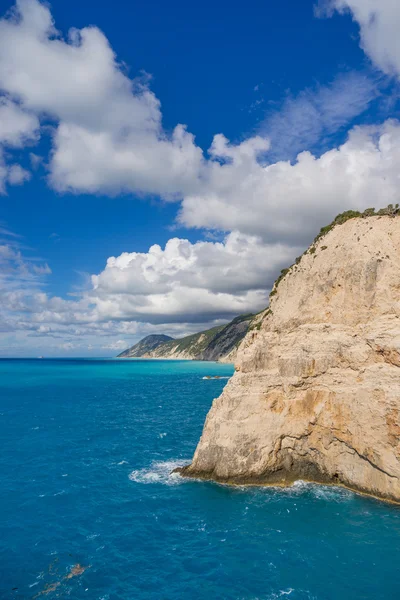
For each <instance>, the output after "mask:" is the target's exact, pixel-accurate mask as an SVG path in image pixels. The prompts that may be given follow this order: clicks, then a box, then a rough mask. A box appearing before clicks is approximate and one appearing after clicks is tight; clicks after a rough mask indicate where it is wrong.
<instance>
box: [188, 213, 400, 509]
mask: <svg viewBox="0 0 400 600" xmlns="http://www.w3.org/2000/svg"><path fill="white" fill-rule="evenodd" d="M340 222H341V220H338V223H340ZM325 232H327V233H326V235H323V237H320V238H319V239H318V238H317V240H316V242H315V243H314V244H313V245H312V246H311V247H310V248H309V250H308V251H307V252H306V253H305V254H304V255H303V256H302V257H301V258H299V259H298V260H297V261H296V264H295V265H293V266H292V267H291V268H290V269H289V270H288V271H284V272H283V273H282V277H281V278H280V280H278V282H277V284H276V285H275V288H274V290H273V291H272V293H271V301H270V308H269V309H268V310H266V311H265V312H264V314H263V315H261V316H260V317H259V320H258V324H257V327H253V328H252V330H251V331H249V333H248V334H247V336H246V337H245V339H244V341H243V342H242V344H241V346H240V349H239V352H238V357H237V362H236V373H235V375H234V376H233V377H232V379H231V380H230V381H229V383H228V384H227V386H226V388H225V390H224V392H223V394H222V395H221V396H220V397H219V398H218V399H216V400H214V403H213V405H212V408H211V410H210V412H209V414H208V416H207V419H206V423H205V425H204V430H203V434H202V437H201V439H200V442H199V444H198V446H197V449H196V452H195V455H194V458H193V462H192V464H191V465H189V466H187V467H185V468H184V469H183V470H182V474H183V475H187V476H191V477H201V478H206V479H214V480H217V481H220V482H228V483H241V484H243V483H245V484H246V483H257V484H275V485H289V484H291V483H292V482H293V481H294V480H298V479H303V480H312V481H315V482H320V483H337V484H342V485H344V486H347V487H349V488H351V489H354V490H356V491H360V492H364V493H367V494H372V495H374V496H377V497H380V498H384V499H388V500H394V501H398V502H399V501H400V418H399V414H400V412H399V411H400V320H399V317H400V218H399V217H394V218H393V217H390V216H370V217H368V218H351V219H350V220H347V221H346V222H345V223H344V224H342V225H337V226H335V227H333V228H331V227H327V228H325V229H324V230H322V233H323V234H325Z"/></svg>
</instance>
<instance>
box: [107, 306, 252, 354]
mask: <svg viewBox="0 0 400 600" xmlns="http://www.w3.org/2000/svg"><path fill="white" fill-rule="evenodd" d="M258 316H259V315H252V314H248V315H240V316H239V317H236V318H235V319H233V321H231V322H230V323H228V324H227V325H220V326H219V327H213V328H212V329H207V330H206V331H200V333H194V334H193V335H188V336H186V337H184V338H181V339H177V340H176V339H173V338H169V337H168V336H166V335H149V336H147V337H145V338H144V339H143V340H141V341H140V342H139V343H138V344H136V345H135V346H132V348H129V349H128V350H125V352H122V353H121V354H120V355H119V356H118V358H128V357H142V358H181V359H191V360H219V361H222V362H233V361H234V359H235V356H236V351H237V348H238V347H239V344H240V342H241V341H242V339H243V338H244V336H245V335H246V333H247V332H248V330H249V329H251V328H253V326H254V325H255V323H256V322H257V320H258ZM255 326H257V325H255ZM154 338H157V339H154ZM161 338H164V339H161ZM153 339H154V345H153V346H152V347H150V345H151V344H152V343H153ZM149 340H150V344H149ZM159 340H160V341H159Z"/></svg>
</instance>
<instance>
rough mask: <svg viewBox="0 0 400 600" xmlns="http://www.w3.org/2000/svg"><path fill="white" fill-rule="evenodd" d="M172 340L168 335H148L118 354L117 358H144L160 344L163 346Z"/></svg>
mask: <svg viewBox="0 0 400 600" xmlns="http://www.w3.org/2000/svg"><path fill="white" fill-rule="evenodd" d="M173 339H174V338H172V337H170V336H169V335H148V336H147V337H145V338H143V339H142V340H140V342H138V343H137V344H135V345H134V346H131V347H130V348H128V349H127V350H124V351H123V352H121V354H118V356H117V358H138V357H140V356H144V355H145V354H148V353H149V352H152V351H153V350H154V349H155V348H157V346H160V344H165V342H169V341H170V340H173Z"/></svg>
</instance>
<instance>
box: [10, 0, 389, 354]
mask: <svg viewBox="0 0 400 600" xmlns="http://www.w3.org/2000/svg"><path fill="white" fill-rule="evenodd" d="M0 11H1V12H0V356H3V357H20V356H28V357H36V356H48V357H56V356H59V357H69V356H115V355H116V354H117V353H118V352H120V351H122V350H123V349H125V348H127V347H128V346H130V345H132V344H133V343H135V342H136V341H138V340H139V339H140V338H142V337H144V336H145V335H148V334H151V333H165V334H169V335H172V336H173V337H181V336H183V335H186V334H188V333H193V332H195V331H199V330H201V329H205V328H208V327H212V326H214V325H216V324H220V323H224V322H227V321H229V320H230V319H231V318H233V317H234V316H236V315H238V314H242V313H248V312H258V311H259V310H261V309H263V308H265V307H266V306H267V304H268V294H269V291H270V289H271V286H272V284H273V282H274V280H275V278H276V276H277V275H278V274H279V272H280V270H281V269H282V268H285V267H287V266H288V265H290V264H291V263H292V262H293V261H294V259H295V258H296V257H297V256H298V255H300V254H301V253H302V252H303V251H304V249H305V248H306V247H307V246H308V245H309V243H310V242H311V241H312V239H313V238H314V237H315V235H316V234H317V233H318V231H319V229H320V227H322V226H323V225H325V224H327V223H328V222H330V221H331V220H332V219H333V218H334V217H335V216H336V215H337V214H338V213H340V212H342V211H344V210H348V209H358V210H363V209H365V208H368V207H377V208H378V207H381V206H386V205H387V204H389V203H396V202H400V185H399V184H400V181H399V179H400V122H399V120H398V119H399V117H400V112H399V107H400V103H399V92H400V87H399V83H400V82H399V76H400V38H399V36H398V31H399V30H400V3H398V2H397V0H321V1H319V2H317V1H316V0H315V1H313V0H287V1H286V2H285V3H283V2H276V1H275V2H273V1H271V0H249V1H248V2H246V3H242V2H240V3H239V2H232V1H230V2H228V1H227V0H217V1H215V0H213V2H211V1H210V0H204V1H203V2H202V3H188V2H183V1H182V0H170V2H168V3H166V2H160V1H157V2H156V1H154V0H148V1H147V2H146V3H144V2H136V1H134V2H129V3H127V2H124V1H122V0H114V2H113V3H112V5H110V3H109V2H105V1H104V0H103V1H99V0H96V2H95V1H94V0H80V1H79V2H78V1H77V0H69V2H53V3H43V2H39V1H38V0H17V2H16V3H13V2H8V1H4V0H3V2H1V4H0Z"/></svg>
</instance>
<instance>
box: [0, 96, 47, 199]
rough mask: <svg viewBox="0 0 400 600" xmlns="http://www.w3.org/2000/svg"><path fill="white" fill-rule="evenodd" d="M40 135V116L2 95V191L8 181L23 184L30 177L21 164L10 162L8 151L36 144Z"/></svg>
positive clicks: (0, 142) (0, 120) (0, 140)
mask: <svg viewBox="0 0 400 600" xmlns="http://www.w3.org/2000/svg"><path fill="white" fill-rule="evenodd" d="M38 137H39V120H38V118H37V117H36V116H35V115H34V114H32V113H30V112H28V111H26V110H23V109H22V108H21V107H20V106H19V105H18V104H17V103H16V102H13V101H12V100H11V99H10V98H7V97H5V96H0V193H4V192H5V189H6V183H7V182H8V183H10V184H11V185H21V184H22V183H24V182H25V181H27V180H28V179H29V178H30V174H29V172H28V171H26V169H23V168H22V167H21V166H20V165H19V164H15V163H12V164H10V157H9V156H7V155H6V151H8V150H9V149H16V148H23V147H24V146H25V145H27V144H28V145H29V144H34V143H36V142H37V140H38ZM11 160H12V159H11Z"/></svg>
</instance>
